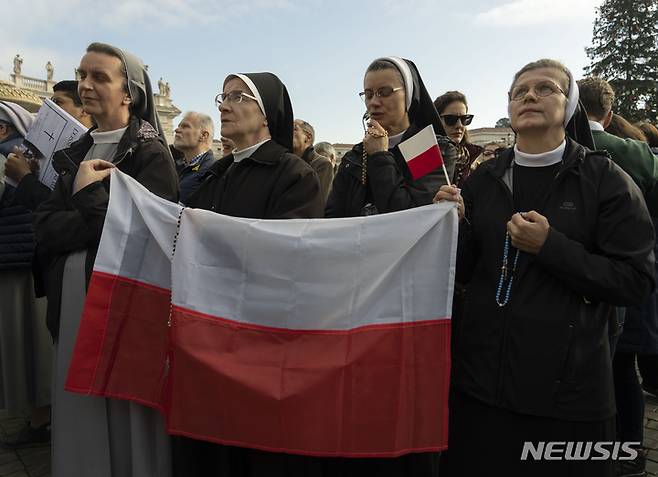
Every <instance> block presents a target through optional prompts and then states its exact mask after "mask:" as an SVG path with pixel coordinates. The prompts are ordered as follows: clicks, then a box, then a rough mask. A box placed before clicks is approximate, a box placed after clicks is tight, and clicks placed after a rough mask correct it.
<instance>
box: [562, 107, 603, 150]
mask: <svg viewBox="0 0 658 477" xmlns="http://www.w3.org/2000/svg"><path fill="white" fill-rule="evenodd" d="M564 130H565V132H566V134H567V136H569V137H570V138H571V139H573V140H574V141H576V142H577V143H578V144H580V145H581V146H585V147H586V148H588V149H592V150H594V149H596V147H595V146H594V138H593V137H592V130H591V129H590V127H589V121H588V119H587V113H586V112H585V107H584V106H583V103H581V102H580V100H578V106H576V111H575V112H574V114H573V116H572V117H571V119H570V120H569V122H568V123H567V125H566V127H565V128H564Z"/></svg>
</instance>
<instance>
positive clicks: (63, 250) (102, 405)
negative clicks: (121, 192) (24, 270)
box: [35, 43, 178, 477]
mask: <svg viewBox="0 0 658 477" xmlns="http://www.w3.org/2000/svg"><path fill="white" fill-rule="evenodd" d="M78 71H79V73H80V82H79V84H78V92H79V94H80V98H81V99H82V104H83V107H84V109H85V111H86V112H87V113H89V114H90V115H91V116H93V118H94V121H95V122H96V125H97V126H96V127H95V128H92V129H91V130H90V131H89V132H87V133H86V134H85V135H84V136H82V137H81V138H80V139H79V140H78V141H76V142H75V143H73V144H72V145H71V147H70V148H68V149H66V150H63V151H60V152H58V153H57V154H56V155H55V157H54V159H53V164H54V167H55V169H56V170H57V172H58V173H59V179H58V181H57V183H56V186H55V189H54V191H53V193H52V195H51V197H50V198H49V199H48V200H47V201H46V202H44V203H43V204H42V205H41V206H40V207H39V209H38V210H37V212H36V219H35V234H36V241H37V254H38V258H39V262H40V264H41V268H42V269H43V271H44V273H43V275H44V282H45V288H46V293H47V296H48V317H47V318H48V319H47V321H48V327H49V329H50V332H51V334H52V336H53V338H54V340H55V343H56V359H55V363H54V380H53V382H54V385H53V411H52V421H53V433H52V475H53V476H55V477H68V476H72V475H94V476H97V477H119V476H121V477H123V476H130V475H132V476H140V477H141V476H144V477H146V476H149V477H150V476H153V477H156V476H167V475H170V474H171V457H170V443H169V437H168V436H167V434H166V433H165V429H164V422H163V419H162V417H161V416H160V415H159V414H158V412H157V411H155V410H153V409H148V408H145V407H142V406H139V405H137V404H134V403H128V402H125V401H118V400H112V399H105V398H100V397H91V396H80V395H77V394H72V393H68V392H65V391H64V382H65V380H66V373H67V370H68V367H69V363H70V360H71V354H72V351H73V346H74V343H75V339H76V334H77V330H78V325H79V323H80V318H81V313H82V308H83V303H84V298H85V290H86V285H87V283H88V281H89V278H90V276H91V271H92V267H93V263H94V258H95V256H96V251H97V248H98V244H99V241H100V236H101V230H102V227H103V221H104V219H105V214H106V212H107V206H108V200H109V175H110V171H111V170H112V169H113V168H117V169H119V170H121V171H122V172H124V173H126V174H128V175H130V176H132V177H134V178H135V179H136V180H137V181H139V182H140V183H142V184H143V185H144V186H145V187H146V188H148V189H149V190H150V191H151V192H153V193H155V194H157V195H159V196H161V197H163V198H165V199H168V200H171V201H177V200H178V179H177V176H176V170H175V169H174V163H173V160H172V157H171V154H170V152H169V148H168V147H167V144H166V142H165V139H164V136H163V134H162V127H161V126H160V123H159V121H158V117H157V114H156V111H155V105H154V103H153V93H152V90H151V83H150V81H149V78H148V76H147V74H146V70H145V69H144V65H143V64H142V62H141V61H140V60H139V59H137V58H136V57H135V56H133V55H132V54H130V53H128V52H126V51H124V50H121V49H119V48H116V47H113V46H110V45H106V44H103V43H92V44H91V45H89V47H88V48H87V52H86V54H85V55H84V56H83V57H82V59H81V61H80V66H79V68H78Z"/></svg>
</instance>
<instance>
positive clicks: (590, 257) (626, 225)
mask: <svg viewBox="0 0 658 477" xmlns="http://www.w3.org/2000/svg"><path fill="white" fill-rule="evenodd" d="M512 158H513V150H512V149H509V150H506V151H503V152H502V153H501V154H500V155H499V156H498V157H497V158H496V159H493V160H491V161H488V162H485V163H484V164H482V165H481V166H480V167H478V169H476V171H475V172H474V173H473V174H472V175H471V177H470V178H469V179H468V180H467V181H466V183H465V185H464V188H463V190H462V195H463V197H464V202H465V211H466V219H465V220H463V221H462V223H461V228H460V237H459V249H458V250H459V251H458V265H457V280H458V281H460V282H461V283H465V284H467V291H466V301H465V307H464V310H463V315H462V317H461V318H460V319H459V320H458V321H457V322H455V323H454V325H453V326H456V327H457V328H456V330H455V341H454V344H453V350H454V354H453V359H454V361H453V385H454V386H455V387H456V388H457V389H458V390H460V391H462V392H464V393H467V394H469V395H471V396H473V397H475V398H478V399H480V400H482V401H484V402H486V403H489V404H491V405H493V406H498V407H503V408H506V409H510V410H513V411H516V412H519V413H523V414H531V415H536V416H545V417H551V418H557V419H566V420H599V419H605V418H608V417H611V416H613V415H614V413H615V402H614V394H613V387H612V372H611V363H610V351H609V345H608V335H607V322H608V318H609V316H610V313H611V306H612V305H620V306H623V305H629V304H633V303H639V302H640V301H642V300H643V299H645V297H647V296H648V295H649V293H650V291H651V290H652V289H653V287H654V255H653V247H654V241H655V238H654V229H653V225H652V223H651V219H650V217H649V213H648V211H647V208H646V205H645V203H644V200H643V198H642V194H641V192H640V190H639V189H638V188H637V186H636V185H635V184H634V183H633V182H632V180H631V179H630V177H629V176H628V175H627V174H625V173H624V172H623V171H622V170H621V169H620V168H619V167H618V166H616V165H615V164H614V163H613V162H612V161H610V160H609V159H608V157H607V156H606V155H604V154H602V153H597V152H592V151H590V150H587V149H585V148H584V147H582V146H580V145H579V144H577V143H575V142H573V141H572V140H571V139H567V146H566V150H565V153H564V158H563V162H562V164H561V166H560V169H559V172H558V174H557V176H556V178H555V179H554V181H553V183H552V185H551V192H550V193H549V196H548V198H547V200H546V203H545V205H544V207H543V208H542V209H541V210H538V211H537V212H539V213H540V214H542V215H544V216H545V217H547V219H548V222H549V224H550V226H551V229H550V232H549V235H548V238H547V240H546V242H545V243H544V245H543V247H542V249H541V250H540V252H539V254H538V255H536V256H534V255H530V254H527V253H523V252H522V253H521V254H520V258H519V263H518V268H517V271H516V273H515V275H514V282H513V285H512V291H511V298H510V301H509V303H508V304H507V305H506V306H503V307H499V306H498V304H497V303H496V298H495V296H496V289H497V286H498V280H499V276H500V270H501V263H502V255H503V247H504V242H505V233H506V223H507V221H508V220H509V219H510V218H511V216H512V214H514V213H515V212H516V211H515V210H514V205H513V201H512V195H511V193H510V189H509V188H508V187H507V185H506V184H505V182H504V181H503V176H504V174H505V172H506V171H507V170H508V169H509V167H510V164H511V161H512ZM510 250H511V251H510V255H512V254H513V253H514V249H513V248H510Z"/></svg>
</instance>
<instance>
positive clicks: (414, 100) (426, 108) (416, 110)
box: [379, 57, 446, 141]
mask: <svg viewBox="0 0 658 477" xmlns="http://www.w3.org/2000/svg"><path fill="white" fill-rule="evenodd" d="M379 60H383V61H388V62H389V63H391V64H392V65H393V66H395V68H396V69H397V70H398V71H400V67H399V66H398V65H397V64H396V63H395V62H394V61H391V60H390V59H389V58H386V57H384V58H379ZM400 60H402V61H404V62H405V63H406V64H407V66H408V67H409V70H410V72H411V80H412V82H413V88H412V91H413V92H412V95H411V104H410V105H409V109H408V110H407V114H408V115H409V128H408V129H407V131H406V132H405V133H404V135H403V136H402V140H403V141H404V140H405V139H407V138H409V137H411V136H413V135H414V134H416V133H417V132H418V131H420V130H421V129H423V128H425V127H427V126H428V125H430V124H431V125H432V126H433V127H434V133H435V134H437V135H439V136H445V135H446V132H445V129H443V124H442V123H441V118H439V113H438V112H437V111H436V108H435V107H434V102H433V101H432V98H431V97H430V95H429V93H428V92H427V89H426V88H425V84H424V83H423V79H422V78H421V76H420V73H419V72H418V68H417V67H416V65H415V64H414V62H413V61H411V60H407V59H405V58H400ZM400 74H401V75H402V78H403V80H404V78H405V77H406V75H405V73H404V72H403V71H400ZM405 87H406V85H405Z"/></svg>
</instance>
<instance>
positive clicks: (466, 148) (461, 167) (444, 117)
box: [434, 91, 482, 187]
mask: <svg viewBox="0 0 658 477" xmlns="http://www.w3.org/2000/svg"><path fill="white" fill-rule="evenodd" d="M434 106H435V107H436V110H437V111H438V113H439V116H440V117H441V122H442V123H443V127H444V128H445V130H446V133H447V134H448V137H449V138H450V139H452V141H453V142H454V143H455V144H456V145H457V157H456V159H455V173H454V175H453V183H454V184H455V185H456V186H457V187H461V186H462V185H463V184H464V181H465V180H466V179H467V178H468V176H469V174H470V173H471V170H472V168H471V166H472V165H473V162H474V161H475V160H476V159H477V158H478V156H479V155H480V153H481V152H482V147H480V146H477V145H475V144H471V143H470V142H469V140H468V131H467V129H466V126H468V125H469V124H471V121H473V115H472V114H468V103H467V102H466V96H464V93H460V92H459V91H448V92H447V93H445V94H442V95H441V96H439V97H438V98H436V99H435V100H434Z"/></svg>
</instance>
